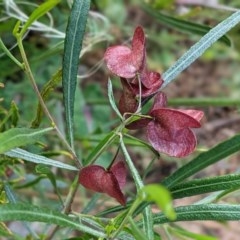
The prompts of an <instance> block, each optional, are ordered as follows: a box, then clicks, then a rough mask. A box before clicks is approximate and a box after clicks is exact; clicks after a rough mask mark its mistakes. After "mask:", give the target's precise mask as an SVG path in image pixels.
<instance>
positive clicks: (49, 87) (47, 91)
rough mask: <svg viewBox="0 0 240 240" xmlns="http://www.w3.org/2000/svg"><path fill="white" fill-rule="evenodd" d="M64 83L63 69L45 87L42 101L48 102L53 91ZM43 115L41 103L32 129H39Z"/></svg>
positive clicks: (42, 92)
mask: <svg viewBox="0 0 240 240" xmlns="http://www.w3.org/2000/svg"><path fill="white" fill-rule="evenodd" d="M61 81H62V69H59V70H58V71H57V72H56V73H55V74H54V75H53V76H52V78H51V79H50V80H49V81H48V82H47V83H46V84H45V85H44V86H43V89H42V91H41V96H42V99H43V100H44V101H45V102H46V100H47V99H48V97H49V95H50V93H51V92H53V90H54V89H55V88H56V86H57V85H58V84H59V83H60V82H61ZM42 115H43V109H42V106H41V104H40V103H38V107H37V114H36V117H35V119H34V120H33V121H32V124H31V125H32V126H31V127H32V128H37V127H39V125H40V123H41V120H42Z"/></svg>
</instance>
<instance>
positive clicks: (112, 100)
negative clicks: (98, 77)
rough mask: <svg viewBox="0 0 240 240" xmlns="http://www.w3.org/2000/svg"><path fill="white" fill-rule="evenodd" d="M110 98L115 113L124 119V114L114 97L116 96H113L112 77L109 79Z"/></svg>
mask: <svg viewBox="0 0 240 240" xmlns="http://www.w3.org/2000/svg"><path fill="white" fill-rule="evenodd" d="M108 99H109V102H110V104H111V107H112V109H113V110H114V111H115V113H116V114H117V115H118V117H119V118H120V119H122V115H121V113H120V112H119V110H118V108H117V106H116V103H115V99H114V96H113V88H112V82H111V79H108Z"/></svg>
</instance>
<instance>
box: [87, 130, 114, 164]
mask: <svg viewBox="0 0 240 240" xmlns="http://www.w3.org/2000/svg"><path fill="white" fill-rule="evenodd" d="M116 137H117V135H116V134H115V132H113V131H112V132H110V133H109V134H107V135H106V137H104V138H103V139H102V140H101V141H100V142H99V143H98V145H97V146H96V147H95V148H94V149H93V151H92V152H91V153H90V154H89V156H88V157H87V159H86V160H85V161H84V165H89V164H92V163H93V162H94V161H96V159H97V158H98V157H99V156H100V155H101V154H102V152H103V151H104V150H105V149H106V147H107V146H109V145H110V144H111V143H112V142H113V141H114V140H115V139H116Z"/></svg>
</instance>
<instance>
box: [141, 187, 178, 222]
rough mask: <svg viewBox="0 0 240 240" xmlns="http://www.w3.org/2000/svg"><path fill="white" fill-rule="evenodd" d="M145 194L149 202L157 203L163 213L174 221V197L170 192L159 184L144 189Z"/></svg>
mask: <svg viewBox="0 0 240 240" xmlns="http://www.w3.org/2000/svg"><path fill="white" fill-rule="evenodd" d="M142 191H143V194H144V193H145V194H146V199H145V200H147V201H149V202H151V201H153V202H155V203H156V204H157V205H158V207H159V208H160V209H161V210H162V211H163V213H164V214H165V215H166V217H168V218H169V219H171V220H174V219H175V217H176V215H175V212H174V209H173V205H172V197H171V194H170V192H169V191H168V190H167V189H166V188H165V187H163V186H161V185H159V184H149V185H146V186H144V187H143V189H142Z"/></svg>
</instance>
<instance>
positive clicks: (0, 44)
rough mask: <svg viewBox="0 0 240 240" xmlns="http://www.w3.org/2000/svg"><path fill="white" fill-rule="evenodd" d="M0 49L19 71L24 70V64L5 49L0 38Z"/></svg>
mask: <svg viewBox="0 0 240 240" xmlns="http://www.w3.org/2000/svg"><path fill="white" fill-rule="evenodd" d="M0 48H2V50H3V51H4V52H5V54H6V55H7V56H8V57H9V58H10V59H12V60H13V62H15V63H16V64H17V65H18V66H19V67H20V68H21V69H24V64H22V63H20V62H19V61H18V60H17V59H16V58H15V57H14V56H13V55H12V53H11V52H10V51H9V50H8V49H7V47H6V46H5V44H4V43H3V41H2V39H1V38H0Z"/></svg>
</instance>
